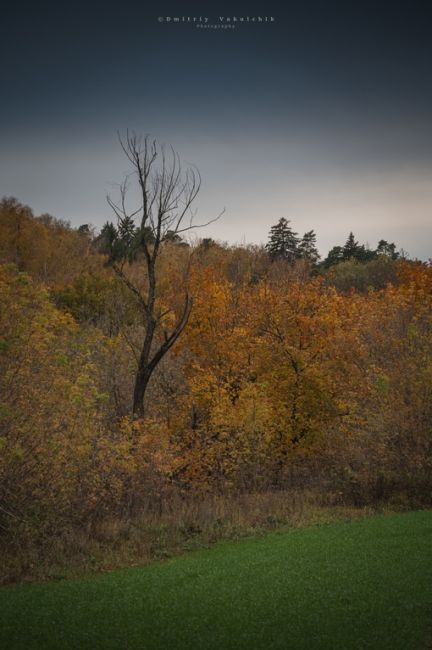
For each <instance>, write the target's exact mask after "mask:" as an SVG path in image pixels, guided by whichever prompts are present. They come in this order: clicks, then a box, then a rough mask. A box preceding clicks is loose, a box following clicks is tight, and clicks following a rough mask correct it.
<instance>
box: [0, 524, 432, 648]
mask: <svg viewBox="0 0 432 650" xmlns="http://www.w3.org/2000/svg"><path fill="white" fill-rule="evenodd" d="M0 623H1V624H0V647H2V648H5V650H6V649H7V650H12V649H15V648H20V649H23V650H24V649H25V650H31V649H36V648H37V649H38V650H45V649H48V648H52V649H53V650H54V649H55V650H65V649H68V648H74V649H78V648H79V649H80V650H85V649H90V648H91V649H92V650H93V649H94V650H96V649H99V648H100V649H102V648H103V649H104V650H109V649H113V648H115V649H118V650H123V649H135V648H136V649H138V648H139V649H140V650H142V649H145V650H147V649H149V650H150V649H152V648H161V649H162V648H163V649H167V650H169V649H173V650H180V649H183V648H191V649H192V648H193V649H194V650H195V649H199V648H202V649H203V650H211V649H213V648H220V649H224V650H230V649H233V650H234V649H236V650H240V649H242V648H245V649H246V648H248V649H249V650H253V649H258V648H263V649H264V648H265V649H269V648H284V650H287V649H289V648H292V649H293V650H303V649H304V650H314V649H318V648H319V649H324V648H326V649H327V648H328V649H329V650H337V649H341V650H348V649H349V650H355V649H357V648H371V649H372V648H374V649H377V650H378V649H379V650H386V649H387V648H388V649H391V650H398V649H399V648H400V649H401V650H410V649H413V650H414V649H415V650H422V649H424V648H427V647H428V644H427V641H428V640H429V641H430V640H431V639H432V636H431V633H432V627H431V624H432V513H430V512H419V513H409V514H402V515H391V516H381V517H373V518H370V519H361V520H355V521H352V522H350V523H342V524H331V525H328V526H316V527H312V528H308V529H303V530H292V531H288V532H286V531H285V532H282V531H281V532H279V533H272V534H269V535H266V536H264V537H260V538H254V539H248V540H245V541H242V542H237V543H225V544H220V545H217V546H215V547H214V548H212V549H211V550H208V551H200V552H196V553H192V554H190V555H186V556H183V557H180V558H176V559H173V560H170V561H168V562H165V563H163V564H158V565H153V566H147V567H144V568H141V569H127V570H123V571H117V572H113V573H110V574H105V575H101V576H98V577H89V578H85V579H80V580H73V581H65V582H60V583H55V584H53V583H51V584H40V585H27V586H21V587H9V588H3V589H1V590H0Z"/></svg>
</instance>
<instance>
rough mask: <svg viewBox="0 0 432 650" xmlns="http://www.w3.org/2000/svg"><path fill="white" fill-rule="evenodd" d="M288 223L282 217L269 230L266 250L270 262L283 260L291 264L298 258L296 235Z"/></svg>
mask: <svg viewBox="0 0 432 650" xmlns="http://www.w3.org/2000/svg"><path fill="white" fill-rule="evenodd" d="M289 223H290V222H289V221H287V219H285V218H284V217H282V218H281V219H279V221H278V223H277V224H276V225H275V226H272V227H271V229H270V234H269V240H268V243H267V245H266V249H267V251H268V253H269V255H270V257H271V259H272V260H276V259H285V260H287V261H288V262H291V263H293V262H294V261H295V260H296V259H298V257H299V250H298V244H299V239H298V236H297V233H296V232H294V231H293V230H292V228H291V227H290V225H289Z"/></svg>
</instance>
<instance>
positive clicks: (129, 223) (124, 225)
mask: <svg viewBox="0 0 432 650" xmlns="http://www.w3.org/2000/svg"><path fill="white" fill-rule="evenodd" d="M136 230H137V229H136V226H135V221H134V220H133V218H132V217H129V216H126V217H124V219H121V220H120V222H119V229H118V234H119V237H120V239H121V240H122V242H123V244H124V245H125V246H126V247H127V248H129V247H130V246H131V245H132V242H133V241H134V239H135V235H136Z"/></svg>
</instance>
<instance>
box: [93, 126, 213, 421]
mask: <svg viewBox="0 0 432 650" xmlns="http://www.w3.org/2000/svg"><path fill="white" fill-rule="evenodd" d="M119 141H120V145H121V147H122V150H123V152H124V154H125V155H126V157H127V159H128V160H129V162H130V163H131V164H132V173H131V174H129V175H128V176H127V177H126V178H125V180H124V181H123V183H122V184H121V185H120V197H119V200H118V201H117V202H115V201H113V200H112V198H111V197H109V196H108V197H107V200H108V203H109V205H110V206H111V208H112V209H113V211H114V213H115V215H116V217H117V225H118V228H115V227H114V226H113V224H106V226H105V227H104V230H103V231H102V236H105V250H106V251H107V252H109V259H110V263H111V265H112V268H113V269H114V271H115V273H116V274H117V276H118V277H119V278H120V280H121V281H122V282H123V283H124V284H125V285H126V286H127V287H128V289H129V290H130V291H131V292H132V293H133V294H134V296H135V298H136V300H137V303H138V305H139V308H140V311H141V313H142V316H143V322H144V330H145V331H144V338H143V340H142V344H141V346H140V352H139V354H138V355H137V371H136V376H135V385H134V393H133V415H134V417H135V418H137V419H138V418H142V417H144V412H145V394H146V389H147V386H148V384H149V381H150V378H151V376H152V373H153V372H154V370H155V368H156V366H157V365H158V363H159V362H160V361H161V360H162V358H163V357H164V356H165V354H166V353H167V352H168V350H170V348H171V347H172V346H173V345H174V343H175V342H176V341H177V339H178V338H179V336H180V334H181V333H182V331H183V330H184V328H185V326H186V324H187V321H188V318H189V315H190V312H191V309H192V302H193V301H192V297H191V296H190V295H189V290H188V281H187V280H188V269H187V270H186V272H185V274H184V275H183V276H182V277H179V285H180V289H181V290H183V291H184V302H183V308H182V309H181V313H180V314H179V315H177V318H176V321H175V324H174V326H172V327H171V328H170V330H169V331H168V330H167V329H166V328H165V326H164V318H165V317H166V316H167V314H168V313H169V312H171V311H173V310H171V309H170V310H165V311H161V310H160V308H158V306H157V304H158V303H157V294H158V283H157V260H158V257H159V255H160V254H161V251H162V247H163V244H164V242H166V241H176V240H179V239H180V234H181V233H185V232H188V231H190V230H193V229H195V228H201V227H203V226H206V225H208V224H210V223H212V222H213V221H216V219H219V217H220V216H221V214H222V213H221V214H220V215H218V216H217V217H216V218H215V219H211V220H210V221H208V222H207V223H203V224H198V225H197V224H195V223H194V217H195V212H194V210H193V209H192V205H193V203H194V201H195V199H196V197H197V195H198V193H199V190H200V187H201V176H200V173H199V171H198V170H197V169H196V168H195V167H193V166H188V167H187V168H183V167H182V164H181V161H180V157H179V155H178V154H177V153H176V151H174V149H173V148H172V147H169V148H168V151H167V150H166V148H165V147H164V146H161V147H159V146H158V145H157V144H156V141H154V140H153V141H152V140H150V139H149V137H148V136H146V137H145V138H142V137H140V136H137V135H136V134H135V133H129V132H127V134H126V138H125V139H122V138H121V137H120V136H119ZM131 178H133V179H134V180H135V181H136V182H137V185H138V190H139V192H138V195H139V199H138V202H139V203H138V205H137V206H136V207H135V208H134V209H132V210H128V208H127V205H126V203H127V201H126V199H127V194H128V188H129V183H130V179H131ZM139 256H141V257H144V260H145V266H146V274H145V278H144V279H143V283H140V284H138V283H136V282H134V281H133V280H132V279H131V275H130V274H129V273H128V272H127V267H128V264H130V263H131V262H133V260H134V259H136V258H137V257H139ZM158 330H159V331H161V333H162V334H163V336H157V333H158Z"/></svg>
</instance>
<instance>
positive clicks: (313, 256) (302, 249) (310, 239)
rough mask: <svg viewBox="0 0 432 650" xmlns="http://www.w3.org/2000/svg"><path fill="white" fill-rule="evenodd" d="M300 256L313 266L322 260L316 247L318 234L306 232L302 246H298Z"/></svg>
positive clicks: (301, 242)
mask: <svg viewBox="0 0 432 650" xmlns="http://www.w3.org/2000/svg"><path fill="white" fill-rule="evenodd" d="M298 251H299V256H300V257H301V258H302V259H305V260H308V261H309V262H311V263H312V264H316V263H317V262H318V260H319V258H320V254H319V253H318V249H317V247H316V234H315V232H314V231H313V230H309V231H308V232H305V234H304V235H303V237H302V239H301V241H300V244H299V246H298Z"/></svg>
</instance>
